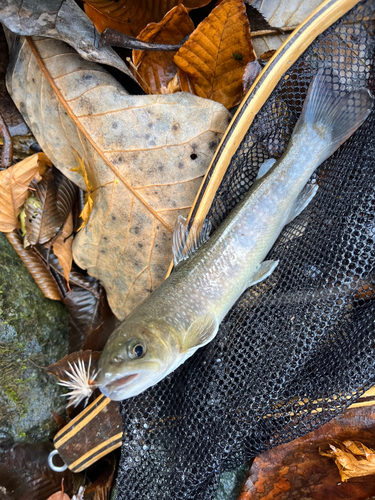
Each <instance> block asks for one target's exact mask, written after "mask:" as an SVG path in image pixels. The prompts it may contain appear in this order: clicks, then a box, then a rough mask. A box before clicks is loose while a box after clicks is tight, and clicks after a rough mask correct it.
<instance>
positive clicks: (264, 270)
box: [248, 260, 279, 286]
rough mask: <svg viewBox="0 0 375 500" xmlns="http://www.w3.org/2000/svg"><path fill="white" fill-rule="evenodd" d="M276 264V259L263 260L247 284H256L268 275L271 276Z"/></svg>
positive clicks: (277, 262)
mask: <svg viewBox="0 0 375 500" xmlns="http://www.w3.org/2000/svg"><path fill="white" fill-rule="evenodd" d="M278 264H279V261H278V260H264V261H263V262H262V263H261V264H260V266H259V267H258V269H257V271H256V273H255V275H254V276H253V277H252V278H251V283H249V285H248V286H253V285H256V284H257V283H260V282H261V281H263V280H265V279H266V278H268V276H271V274H272V273H273V272H274V270H275V269H276V267H277V265H278Z"/></svg>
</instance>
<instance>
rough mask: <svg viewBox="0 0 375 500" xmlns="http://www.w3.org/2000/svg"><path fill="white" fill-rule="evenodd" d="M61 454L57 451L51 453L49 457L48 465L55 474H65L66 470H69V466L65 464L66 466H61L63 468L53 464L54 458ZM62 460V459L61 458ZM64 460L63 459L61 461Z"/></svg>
mask: <svg viewBox="0 0 375 500" xmlns="http://www.w3.org/2000/svg"><path fill="white" fill-rule="evenodd" d="M58 454H59V452H58V451H57V450H53V451H51V453H50V454H49V455H48V465H49V466H50V468H51V469H52V470H53V471H55V472H64V470H66V469H67V468H68V466H67V465H66V464H65V463H64V465H61V467H58V466H57V465H55V464H54V463H53V457H54V456H55V455H58ZM60 458H61V457H60ZM61 460H62V459H61Z"/></svg>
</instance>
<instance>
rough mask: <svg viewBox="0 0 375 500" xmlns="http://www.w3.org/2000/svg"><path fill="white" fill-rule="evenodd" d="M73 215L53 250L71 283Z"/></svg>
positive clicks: (54, 244)
mask: <svg viewBox="0 0 375 500" xmlns="http://www.w3.org/2000/svg"><path fill="white" fill-rule="evenodd" d="M73 239H74V237H73V215H72V214H70V216H69V217H68V220H67V221H66V223H65V225H64V227H63V230H62V232H61V234H60V236H59V237H58V238H57V239H56V241H55V242H54V243H53V246H52V248H53V251H54V253H55V255H56V256H57V258H58V259H59V264H60V266H61V267H62V268H63V270H64V278H65V279H66V281H67V282H68V283H69V276H70V270H71V269H72V262H73V253H72V245H73Z"/></svg>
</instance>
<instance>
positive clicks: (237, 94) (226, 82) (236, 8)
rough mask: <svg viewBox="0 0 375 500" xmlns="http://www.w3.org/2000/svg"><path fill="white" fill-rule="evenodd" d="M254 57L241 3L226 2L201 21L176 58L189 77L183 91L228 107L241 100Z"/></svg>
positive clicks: (182, 81) (182, 83)
mask: <svg viewBox="0 0 375 500" xmlns="http://www.w3.org/2000/svg"><path fill="white" fill-rule="evenodd" d="M254 59H255V54H254V51H253V48H252V45H251V38H250V27H249V22H248V19H247V16H246V9H245V5H244V3H243V1H242V0H223V1H222V2H221V3H220V4H219V5H218V6H217V7H216V8H215V9H214V10H213V11H212V12H211V13H210V15H209V16H208V17H207V18H206V19H204V21H202V22H201V23H200V24H199V26H198V28H197V29H196V30H195V31H194V32H193V33H192V35H190V37H189V39H188V40H187V41H186V42H185V43H184V45H183V46H182V47H181V48H180V49H179V51H178V52H177V54H176V55H175V56H174V62H175V63H176V64H177V66H178V67H179V68H180V69H181V70H182V71H183V72H184V73H185V75H187V77H188V81H186V80H184V79H183V78H181V79H180V80H181V89H182V90H186V91H190V89H191V91H192V92H193V93H194V94H196V95H199V96H201V97H206V98H208V99H213V100H214V101H218V102H220V103H221V104H224V106H226V107H227V108H232V107H233V106H235V105H236V104H238V103H239V102H240V100H241V98H242V93H243V91H242V76H243V73H244V70H245V67H246V64H248V63H249V62H250V61H254Z"/></svg>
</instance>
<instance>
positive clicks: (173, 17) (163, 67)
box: [133, 5, 194, 94]
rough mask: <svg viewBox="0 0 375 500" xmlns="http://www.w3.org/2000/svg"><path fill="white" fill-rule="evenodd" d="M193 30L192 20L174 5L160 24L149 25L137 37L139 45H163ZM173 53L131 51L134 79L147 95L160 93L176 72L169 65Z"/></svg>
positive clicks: (179, 6) (179, 7) (175, 69)
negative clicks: (140, 41)
mask: <svg viewBox="0 0 375 500" xmlns="http://www.w3.org/2000/svg"><path fill="white" fill-rule="evenodd" d="M192 31H194V24H193V21H192V20H191V19H190V17H189V13H188V11H187V9H186V8H185V7H184V6H183V5H177V6H176V7H174V8H173V9H172V10H170V11H169V12H168V13H167V14H166V15H165V16H164V17H163V19H162V20H161V21H160V23H150V24H148V25H147V26H146V28H145V29H144V30H142V31H141V33H139V35H138V38H139V39H140V40H142V41H143V42H152V43H164V44H169V45H175V44H177V43H179V42H180V41H181V40H182V39H183V38H185V36H187V35H189V34H190V33H191V32H192ZM175 54H176V52H166V51H164V52H159V51H145V50H133V63H134V65H135V66H136V67H137V73H136V74H135V77H136V78H137V80H138V82H139V83H140V85H142V87H143V89H144V90H145V91H146V92H147V93H151V94H160V93H162V92H161V88H162V87H166V86H167V85H168V82H169V81H170V80H171V79H172V78H173V77H174V75H175V74H176V72H177V66H176V65H175V63H174V62H173V57H174V55H175Z"/></svg>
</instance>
